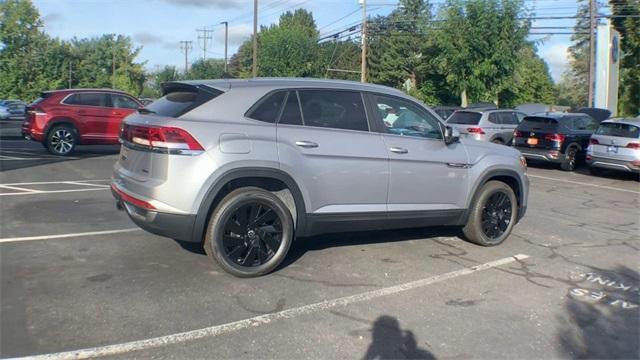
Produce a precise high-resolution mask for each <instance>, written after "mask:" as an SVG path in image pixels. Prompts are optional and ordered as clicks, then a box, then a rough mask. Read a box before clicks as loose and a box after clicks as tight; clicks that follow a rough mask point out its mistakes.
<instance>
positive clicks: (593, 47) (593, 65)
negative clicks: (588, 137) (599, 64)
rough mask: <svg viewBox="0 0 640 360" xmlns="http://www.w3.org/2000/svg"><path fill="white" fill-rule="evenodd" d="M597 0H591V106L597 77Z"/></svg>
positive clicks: (590, 105)
mask: <svg viewBox="0 0 640 360" xmlns="http://www.w3.org/2000/svg"><path fill="white" fill-rule="evenodd" d="M596 6H597V5H596V0H589V17H590V19H589V80H588V84H589V107H593V100H594V99H593V98H594V90H595V89H594V87H595V86H594V82H595V77H596V57H595V53H596V35H595V32H596V11H597V9H596Z"/></svg>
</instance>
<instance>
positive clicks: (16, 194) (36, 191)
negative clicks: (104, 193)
mask: <svg viewBox="0 0 640 360" xmlns="http://www.w3.org/2000/svg"><path fill="white" fill-rule="evenodd" d="M109 189H110V188H109V187H106V188H98V189H96V188H91V189H69V190H32V191H31V192H23V193H4V194H0V196H20V195H22V196H26V195H41V194H58V193H72V192H83V191H100V190H109Z"/></svg>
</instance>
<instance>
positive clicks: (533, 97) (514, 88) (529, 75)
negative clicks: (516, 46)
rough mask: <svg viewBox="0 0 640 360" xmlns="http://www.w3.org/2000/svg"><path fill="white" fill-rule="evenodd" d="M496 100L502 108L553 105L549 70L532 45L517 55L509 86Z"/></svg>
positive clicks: (553, 98)
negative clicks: (527, 104) (538, 104)
mask: <svg viewBox="0 0 640 360" xmlns="http://www.w3.org/2000/svg"><path fill="white" fill-rule="evenodd" d="M498 99H499V103H500V105H501V106H503V107H514V106H517V105H520V104H525V103H543V104H552V103H554V101H555V95H554V86H553V80H552V79H551V75H549V68H548V66H547V64H546V63H545V62H544V60H542V59H541V58H540V57H539V56H538V55H537V54H536V51H535V48H534V46H533V45H530V46H527V47H524V48H522V49H521V50H520V52H519V53H518V65H517V66H516V70H515V73H514V74H513V78H512V81H511V84H510V86H508V87H507V88H505V89H504V90H502V92H500V94H499V96H498Z"/></svg>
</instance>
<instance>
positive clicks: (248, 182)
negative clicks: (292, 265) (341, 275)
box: [191, 167, 306, 242]
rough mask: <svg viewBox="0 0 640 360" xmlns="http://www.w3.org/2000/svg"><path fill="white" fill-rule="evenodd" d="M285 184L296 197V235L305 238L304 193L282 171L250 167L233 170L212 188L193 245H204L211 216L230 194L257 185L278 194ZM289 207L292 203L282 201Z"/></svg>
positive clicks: (198, 216)
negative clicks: (202, 243) (198, 243)
mask: <svg viewBox="0 0 640 360" xmlns="http://www.w3.org/2000/svg"><path fill="white" fill-rule="evenodd" d="M279 184H281V185H284V187H285V189H287V190H289V192H290V193H291V196H292V197H293V205H294V208H295V218H294V225H295V229H296V235H299V236H302V235H304V232H305V229H306V208H305V204H304V198H303V196H302V192H301V191H300V188H299V187H298V185H297V183H296V182H295V181H294V180H293V178H292V177H291V176H290V175H289V174H287V173H285V172H284V171H282V170H279V169H274V168H261V167H248V168H242V169H235V170H230V171H228V172H226V173H224V174H223V175H222V176H220V178H219V179H218V180H217V181H216V182H214V183H213V185H211V186H210V188H209V189H208V190H207V192H206V193H205V196H204V198H203V200H202V202H201V203H200V206H199V207H198V213H197V214H196V220H195V223H194V228H193V232H192V236H191V237H192V240H193V241H194V242H202V240H203V239H204V234H205V231H206V228H207V223H208V221H209V218H210V217H211V213H212V212H213V210H214V209H215V208H216V206H217V205H218V204H219V203H220V201H221V200H222V198H224V196H226V194H228V193H229V192H231V191H232V190H234V189H237V188H239V187H244V186H258V187H261V188H264V189H266V190H269V191H276V192H277V191H279V190H283V189H279V188H278V185H279ZM283 202H284V203H285V205H287V207H288V208H289V209H290V210H292V209H291V208H290V206H289V205H290V204H287V201H283Z"/></svg>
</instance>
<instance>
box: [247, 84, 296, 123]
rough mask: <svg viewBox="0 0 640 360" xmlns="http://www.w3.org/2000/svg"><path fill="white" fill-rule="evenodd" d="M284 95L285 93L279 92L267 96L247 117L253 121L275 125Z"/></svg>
mask: <svg viewBox="0 0 640 360" xmlns="http://www.w3.org/2000/svg"><path fill="white" fill-rule="evenodd" d="M286 94H287V93H286V92H284V91H280V92H277V93H275V94H271V95H268V96H267V97H266V98H265V99H263V100H261V101H260V102H259V103H258V106H257V107H255V108H254V109H253V110H252V111H251V112H250V113H249V115H247V116H248V117H250V118H252V119H255V120H260V121H265V122H269V123H275V122H276V119H277V118H278V115H279V114H280V109H281V108H282V103H283V102H284V97H285V95H286Z"/></svg>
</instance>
